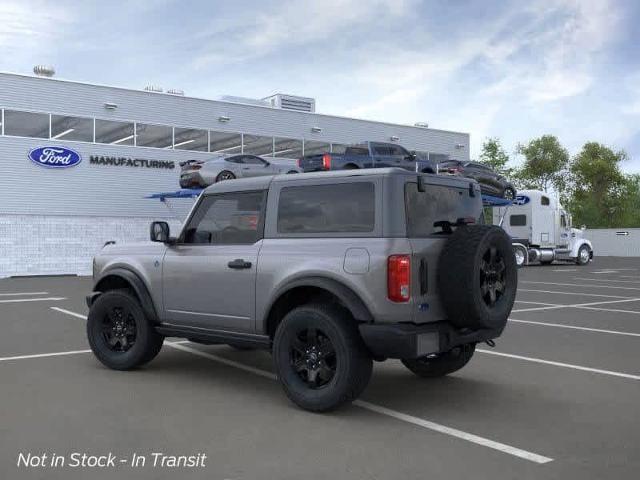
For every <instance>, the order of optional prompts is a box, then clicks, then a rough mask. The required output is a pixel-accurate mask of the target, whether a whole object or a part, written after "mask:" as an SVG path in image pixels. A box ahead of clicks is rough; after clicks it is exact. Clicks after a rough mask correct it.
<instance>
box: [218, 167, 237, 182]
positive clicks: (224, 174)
mask: <svg viewBox="0 0 640 480" xmlns="http://www.w3.org/2000/svg"><path fill="white" fill-rule="evenodd" d="M234 178H236V176H235V175H234V174H233V173H232V172H230V171H229V170H223V171H221V172H220V173H219V174H218V176H217V177H216V182H222V181H223V180H233V179H234Z"/></svg>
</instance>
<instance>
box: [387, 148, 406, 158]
mask: <svg viewBox="0 0 640 480" xmlns="http://www.w3.org/2000/svg"><path fill="white" fill-rule="evenodd" d="M389 151H390V152H391V155H394V156H398V157H406V156H408V155H409V152H407V151H406V150H405V149H404V148H402V147H401V146H400V145H389Z"/></svg>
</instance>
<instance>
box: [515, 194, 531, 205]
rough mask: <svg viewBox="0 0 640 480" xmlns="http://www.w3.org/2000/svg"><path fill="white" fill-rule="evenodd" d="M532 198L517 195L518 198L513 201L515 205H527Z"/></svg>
mask: <svg viewBox="0 0 640 480" xmlns="http://www.w3.org/2000/svg"><path fill="white" fill-rule="evenodd" d="M530 201H531V199H530V198H529V197H527V196H526V195H516V199H515V200H514V201H513V204H514V205H526V204H527V203H529V202H530Z"/></svg>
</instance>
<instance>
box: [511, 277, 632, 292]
mask: <svg viewBox="0 0 640 480" xmlns="http://www.w3.org/2000/svg"><path fill="white" fill-rule="evenodd" d="M522 283H541V284H543V285H558V286H561V287H582V288H615V289H616V290H640V287H618V286H615V285H585V284H583V283H553V282H534V281H533V280H522ZM585 295H586V294H585Z"/></svg>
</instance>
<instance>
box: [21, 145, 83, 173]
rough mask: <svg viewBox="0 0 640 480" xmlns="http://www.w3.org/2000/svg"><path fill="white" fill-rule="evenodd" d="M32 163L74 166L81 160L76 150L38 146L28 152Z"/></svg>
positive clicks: (60, 166) (64, 166)
mask: <svg viewBox="0 0 640 480" xmlns="http://www.w3.org/2000/svg"><path fill="white" fill-rule="evenodd" d="M29 158H30V159H31V161H32V162H33V163H36V164H38V165H40V166H41V167H48V168H69V167H74V166H76V165H77V164H79V163H80V162H81V161H82V157H81V156H80V154H79V153H78V152H75V151H73V150H71V149H70V148H65V147H38V148H34V149H33V150H31V151H30V152H29Z"/></svg>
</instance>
